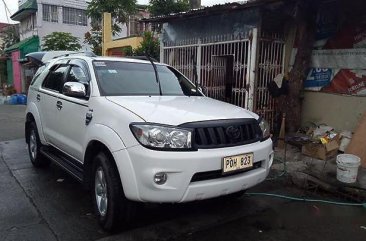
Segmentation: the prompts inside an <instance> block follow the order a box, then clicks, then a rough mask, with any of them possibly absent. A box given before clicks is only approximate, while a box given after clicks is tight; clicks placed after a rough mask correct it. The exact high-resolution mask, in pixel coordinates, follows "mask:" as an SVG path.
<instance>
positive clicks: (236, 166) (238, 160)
mask: <svg viewBox="0 0 366 241" xmlns="http://www.w3.org/2000/svg"><path fill="white" fill-rule="evenodd" d="M252 166H253V153H246V154H241V155H236V156H228V157H224V158H223V159H222V172H223V173H230V172H234V171H239V170H243V169H246V168H250V167H252Z"/></svg>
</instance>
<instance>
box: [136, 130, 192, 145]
mask: <svg viewBox="0 0 366 241" xmlns="http://www.w3.org/2000/svg"><path fill="white" fill-rule="evenodd" d="M130 128H131V131H132V133H133V135H134V136H135V138H136V139H137V140H138V141H139V142H140V143H141V145H143V146H145V147H148V148H152V149H167V150H169V149H171V150H174V149H180V150H181V149H191V148H192V131H191V130H187V129H181V128H176V127H168V126H160V125H156V124H131V125H130Z"/></svg>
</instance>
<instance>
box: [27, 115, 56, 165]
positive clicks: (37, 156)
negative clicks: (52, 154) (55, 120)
mask: <svg viewBox="0 0 366 241" xmlns="http://www.w3.org/2000/svg"><path fill="white" fill-rule="evenodd" d="M27 135H28V137H27V139H28V140H29V141H28V154H29V159H30V160H31V162H32V164H33V166H34V167H47V166H49V164H50V162H51V161H50V160H49V159H47V158H46V157H45V156H43V155H42V153H41V152H40V149H41V147H42V143H41V141H40V139H39V135H38V130H37V125H36V123H34V122H32V123H30V124H29V130H28V132H27Z"/></svg>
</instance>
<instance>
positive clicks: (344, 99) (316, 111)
mask: <svg viewBox="0 0 366 241" xmlns="http://www.w3.org/2000/svg"><path fill="white" fill-rule="evenodd" d="M365 111H366V97H365V96H363V97H362V96H346V95H337V94H328V93H322V92H312V91H305V93H304V102H303V110H302V123H303V124H306V122H308V121H312V122H315V123H318V124H320V123H326V124H327V125H330V126H332V127H333V128H335V129H336V130H338V131H342V130H350V131H354V130H355V128H356V127H357V125H358V121H359V120H360V118H361V117H362V115H363V113H364V112H365Z"/></svg>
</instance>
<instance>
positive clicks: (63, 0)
mask: <svg viewBox="0 0 366 241" xmlns="http://www.w3.org/2000/svg"><path fill="white" fill-rule="evenodd" d="M37 3H38V12H37V30H38V36H39V38H40V40H41V44H42V39H43V37H44V36H46V35H48V34H50V33H52V32H68V33H71V34H72V35H73V36H75V37H78V38H79V39H80V44H81V46H82V50H84V51H91V50H90V46H89V45H88V44H85V43H83V42H84V36H85V33H86V32H88V31H89V30H90V28H91V27H90V19H88V25H87V26H81V25H73V24H64V23H63V22H62V21H63V20H62V6H64V7H71V8H78V9H84V10H85V9H86V8H87V3H86V1H77V0H59V1H54V0H38V1H37ZM42 4H51V5H57V6H58V23H52V22H46V21H43V16H42Z"/></svg>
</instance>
